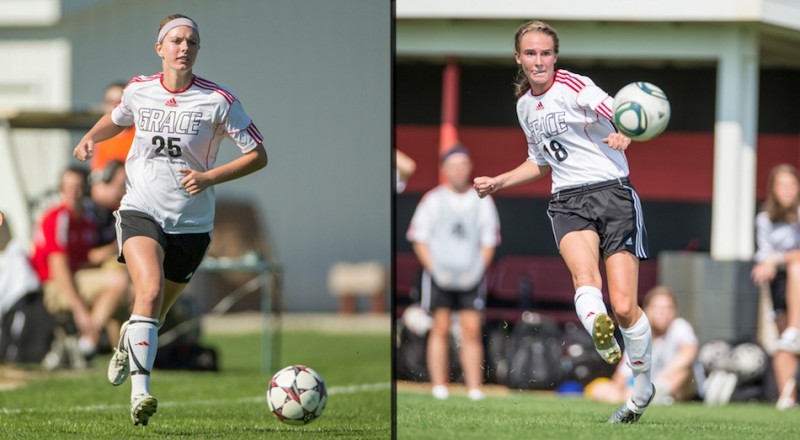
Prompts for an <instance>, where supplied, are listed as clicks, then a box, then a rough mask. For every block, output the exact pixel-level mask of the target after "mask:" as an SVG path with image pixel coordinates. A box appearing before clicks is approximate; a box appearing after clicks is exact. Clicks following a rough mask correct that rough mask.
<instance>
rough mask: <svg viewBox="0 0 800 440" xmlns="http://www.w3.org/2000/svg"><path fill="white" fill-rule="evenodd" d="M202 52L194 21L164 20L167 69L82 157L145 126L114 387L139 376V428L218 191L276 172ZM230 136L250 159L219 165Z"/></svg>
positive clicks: (130, 98)
mask: <svg viewBox="0 0 800 440" xmlns="http://www.w3.org/2000/svg"><path fill="white" fill-rule="evenodd" d="M199 49H200V32H199V30H198V27H197V24H196V23H195V22H194V20H192V19H190V18H188V17H186V16H184V15H180V14H175V15H171V16H169V17H167V18H165V19H164V20H162V21H161V23H160V27H159V32H158V36H157V38H156V43H155V50H156V53H157V54H158V56H159V57H160V58H161V60H162V68H163V72H161V73H158V74H155V75H151V76H137V77H134V78H133V79H132V80H131V81H130V82H129V83H128V85H127V86H126V87H125V90H124V92H123V95H122V99H121V101H120V103H119V104H118V105H117V107H116V108H114V110H113V111H112V112H111V113H108V114H106V115H104V116H103V117H102V118H100V120H99V121H98V122H97V123H96V124H95V126H94V127H92V129H91V130H89V132H88V133H87V134H86V135H85V136H84V137H83V138H82V139H81V140H80V142H79V143H78V145H77V146H76V147H75V150H74V152H73V155H74V156H75V157H76V158H77V159H79V160H81V161H85V160H87V159H89V158H91V157H92V152H93V146H94V144H95V143H97V142H101V141H103V140H106V139H108V138H111V137H112V136H114V135H116V134H117V133H119V132H121V131H122V130H123V129H124V128H125V127H127V126H130V125H135V126H136V136H135V138H134V141H133V145H132V146H131V149H130V152H129V153H128V158H127V160H126V163H125V171H126V172H127V177H128V179H127V182H126V194H125V197H124V198H123V199H122V204H121V206H120V208H119V210H118V211H116V212H115V215H116V217H117V240H118V241H119V243H120V246H119V247H120V255H119V259H120V261H123V262H125V263H126V264H127V267H128V272H129V274H130V276H131V280H132V281H133V287H134V295H135V299H134V305H133V311H132V314H131V318H130V320H129V321H127V322H126V323H125V324H124V325H123V328H122V330H121V336H120V341H119V343H118V344H117V347H116V350H115V352H114V355H113V357H112V359H111V362H110V364H109V369H108V378H109V381H110V382H111V383H112V384H114V385H120V384H122V383H123V382H124V381H125V380H126V379H127V377H128V376H129V375H130V377H131V420H132V422H133V424H134V425H139V424H141V425H147V423H148V420H149V418H150V417H151V416H152V415H153V414H154V413H155V412H156V408H157V405H158V403H157V401H156V399H155V397H153V396H152V395H151V394H150V372H151V370H152V369H153V363H154V362H155V356H156V351H157V348H158V326H159V323H161V322H163V320H164V317H165V316H166V314H167V312H168V311H169V309H170V307H172V305H173V304H174V303H175V301H176V300H177V299H178V297H179V296H180V294H181V292H182V291H183V290H184V288H185V287H186V284H187V283H188V282H189V280H190V279H191V278H192V275H193V274H194V271H195V270H196V269H197V267H198V266H199V265H200V262H201V261H202V259H203V256H204V255H205V252H206V249H207V248H208V245H209V243H210V240H211V230H212V228H213V222H214V185H217V184H220V183H223V182H227V181H230V180H233V179H238V178H240V177H243V176H246V175H248V174H250V173H253V172H255V171H257V170H259V169H261V168H263V167H265V166H266V165H267V153H266V150H265V149H264V146H263V145H262V143H261V142H262V136H261V134H260V133H259V131H258V129H257V128H256V126H255V125H254V124H253V122H252V121H251V119H250V117H248V116H247V114H246V113H245V112H244V110H243V109H242V105H241V103H240V102H239V101H238V100H237V99H236V97H235V96H234V95H233V94H231V92H229V91H228V90H227V89H225V88H223V87H221V86H219V85H217V84H215V83H213V82H211V81H208V80H206V79H203V78H200V77H199V76H195V75H194V74H193V73H192V66H193V65H194V63H195V60H196V59H197V53H198V51H199ZM226 137H227V138H230V139H231V140H233V142H235V143H236V145H237V146H238V148H239V150H240V151H241V153H242V156H241V157H239V158H237V159H234V160H232V161H231V162H228V163H226V164H224V165H221V166H219V167H214V162H215V160H216V158H217V152H218V149H219V145H220V142H221V141H222V140H223V139H224V138H226Z"/></svg>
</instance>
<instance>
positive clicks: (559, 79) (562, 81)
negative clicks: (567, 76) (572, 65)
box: [555, 78, 581, 93]
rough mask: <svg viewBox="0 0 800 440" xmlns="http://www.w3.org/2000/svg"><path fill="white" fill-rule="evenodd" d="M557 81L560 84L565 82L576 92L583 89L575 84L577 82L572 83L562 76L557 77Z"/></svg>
mask: <svg viewBox="0 0 800 440" xmlns="http://www.w3.org/2000/svg"><path fill="white" fill-rule="evenodd" d="M555 82H557V83H559V84H564V85H565V86H567V87H569V88H570V89H572V90H574V91H575V92H576V93H577V92H580V91H581V89H579V88H578V87H577V86H575V84H572V83H570V82H567V81H564V80H562V79H561V78H556V80H555Z"/></svg>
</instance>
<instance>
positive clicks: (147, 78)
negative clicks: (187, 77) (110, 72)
mask: <svg viewBox="0 0 800 440" xmlns="http://www.w3.org/2000/svg"><path fill="white" fill-rule="evenodd" d="M162 76H164V72H160V73H156V74H155V75H150V76H144V77H142V76H134V77H133V78H131V80H130V81H128V84H125V87H128V85H129V84H131V83H135V82H146V81H153V80H155V79H158V80H160V79H161V77H162Z"/></svg>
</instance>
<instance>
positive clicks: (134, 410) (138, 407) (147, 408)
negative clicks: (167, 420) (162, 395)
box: [131, 394, 158, 426]
mask: <svg viewBox="0 0 800 440" xmlns="http://www.w3.org/2000/svg"><path fill="white" fill-rule="evenodd" d="M157 408H158V401H157V400H156V398H155V397H153V396H151V395H149V394H137V395H136V396H133V397H132V398H131V421H132V422H133V426H137V425H142V426H147V422H148V421H149V420H150V417H152V416H153V414H155V413H156V409H157Z"/></svg>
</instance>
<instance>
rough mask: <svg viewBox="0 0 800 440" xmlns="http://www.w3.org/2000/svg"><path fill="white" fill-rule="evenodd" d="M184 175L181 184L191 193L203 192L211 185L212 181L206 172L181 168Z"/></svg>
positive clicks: (193, 194)
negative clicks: (206, 175)
mask: <svg viewBox="0 0 800 440" xmlns="http://www.w3.org/2000/svg"><path fill="white" fill-rule="evenodd" d="M179 171H180V172H181V173H182V174H183V175H184V176H183V179H181V185H183V187H184V188H185V189H186V192H188V193H189V195H192V196H195V195H197V194H200V193H201V192H203V191H204V190H205V189H206V188H208V187H209V186H211V182H210V181H209V180H208V179H207V178H206V177H205V174H203V173H201V172H199V171H195V170H192V169H189V168H183V169H181V170H179Z"/></svg>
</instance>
